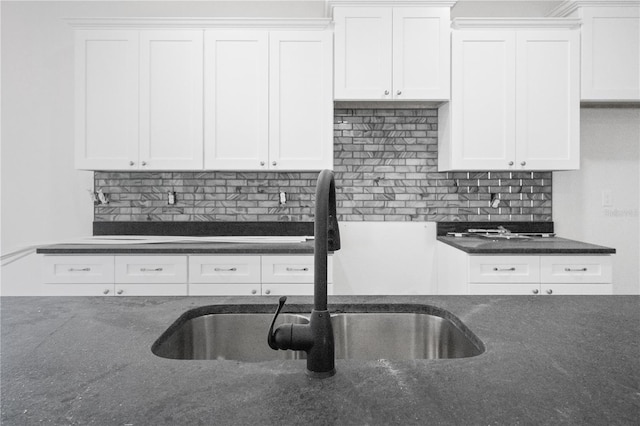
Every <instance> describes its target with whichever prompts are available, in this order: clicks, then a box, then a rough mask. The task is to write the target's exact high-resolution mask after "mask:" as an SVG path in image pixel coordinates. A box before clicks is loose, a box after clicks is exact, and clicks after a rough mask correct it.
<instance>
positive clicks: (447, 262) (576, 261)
mask: <svg viewBox="0 0 640 426" xmlns="http://www.w3.org/2000/svg"><path fill="white" fill-rule="evenodd" d="M612 291H613V288H612V266H611V256H610V255H551V254H550V255H533V256H532V255H508V256H503V255H474V254H468V253H465V252H463V251H462V250H458V249H456V248H454V247H451V246H449V245H447V244H444V243H438V294H479V295H482V294H485V295H507V294H510V295H536V294H541V295H554V294H555V295H570V294H571V295H579V294H589V295H595V294H612Z"/></svg>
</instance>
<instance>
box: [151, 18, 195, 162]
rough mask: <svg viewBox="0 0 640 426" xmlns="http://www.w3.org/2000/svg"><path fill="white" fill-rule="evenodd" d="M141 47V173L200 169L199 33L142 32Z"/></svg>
mask: <svg viewBox="0 0 640 426" xmlns="http://www.w3.org/2000/svg"><path fill="white" fill-rule="evenodd" d="M140 45H141V52H140V67H141V70H140V71H141V72H140V168H141V169H153V170H185V169H190V170H198V169H202V166H203V149H202V147H203V135H202V133H203V131H202V114H203V107H202V97H203V82H202V77H203V74H202V73H203V65H202V31H173V30H172V31H141V32H140Z"/></svg>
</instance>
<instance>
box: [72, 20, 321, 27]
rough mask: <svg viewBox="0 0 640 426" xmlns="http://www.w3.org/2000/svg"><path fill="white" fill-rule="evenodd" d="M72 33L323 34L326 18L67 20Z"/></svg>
mask: <svg viewBox="0 0 640 426" xmlns="http://www.w3.org/2000/svg"><path fill="white" fill-rule="evenodd" d="M65 21H66V22H67V23H68V24H69V25H70V26H71V27H73V28H74V29H138V30H146V29H194V30H198V29H249V28H252V29H274V30H275V29H277V30H287V29H291V30H324V29H328V28H329V27H330V26H331V19H329V18H282V19H274V18H196V17H193V18H189V17H187V18H183V17H181V18H155V17H140V18H120V17H113V18H66V19H65Z"/></svg>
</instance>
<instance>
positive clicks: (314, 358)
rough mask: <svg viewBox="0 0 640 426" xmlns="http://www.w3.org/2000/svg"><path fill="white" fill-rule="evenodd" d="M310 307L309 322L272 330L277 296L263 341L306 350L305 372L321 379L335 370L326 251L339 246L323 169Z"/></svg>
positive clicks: (332, 196)
mask: <svg viewBox="0 0 640 426" xmlns="http://www.w3.org/2000/svg"><path fill="white" fill-rule="evenodd" d="M313 233H314V244H315V245H314V251H313V261H314V280H313V283H314V285H313V304H314V307H313V310H312V311H311V318H310V320H309V324H289V323H287V324H281V325H279V326H278V328H276V329H275V331H274V330H273V326H274V324H275V322H276V318H277V317H278V314H279V313H280V311H281V310H282V307H283V306H284V304H285V302H286V300H287V297H286V296H282V297H281V298H280V301H279V304H278V309H277V310H276V313H275V315H274V317H273V321H272V322H271V327H270V328H269V335H268V338H267V342H268V343H269V347H271V349H274V350H278V349H283V350H286V349H292V350H295V351H305V352H306V353H307V374H308V375H309V376H311V377H315V378H319V379H323V378H326V377H331V376H333V375H334V374H335V373H336V369H335V351H334V340H333V328H332V327H331V317H330V315H329V311H328V310H327V253H328V252H329V251H337V250H339V249H340V232H339V229H338V220H337V218H336V187H335V180H334V178H333V172H332V171H331V170H323V171H321V172H320V175H319V176H318V183H317V185H316V214H315V223H314V231H313Z"/></svg>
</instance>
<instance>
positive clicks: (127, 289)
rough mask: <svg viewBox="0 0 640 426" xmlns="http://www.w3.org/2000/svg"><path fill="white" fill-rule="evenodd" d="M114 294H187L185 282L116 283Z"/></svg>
mask: <svg viewBox="0 0 640 426" xmlns="http://www.w3.org/2000/svg"><path fill="white" fill-rule="evenodd" d="M115 289H116V291H115V295H116V296H187V284H186V283H184V284H116V285H115Z"/></svg>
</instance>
